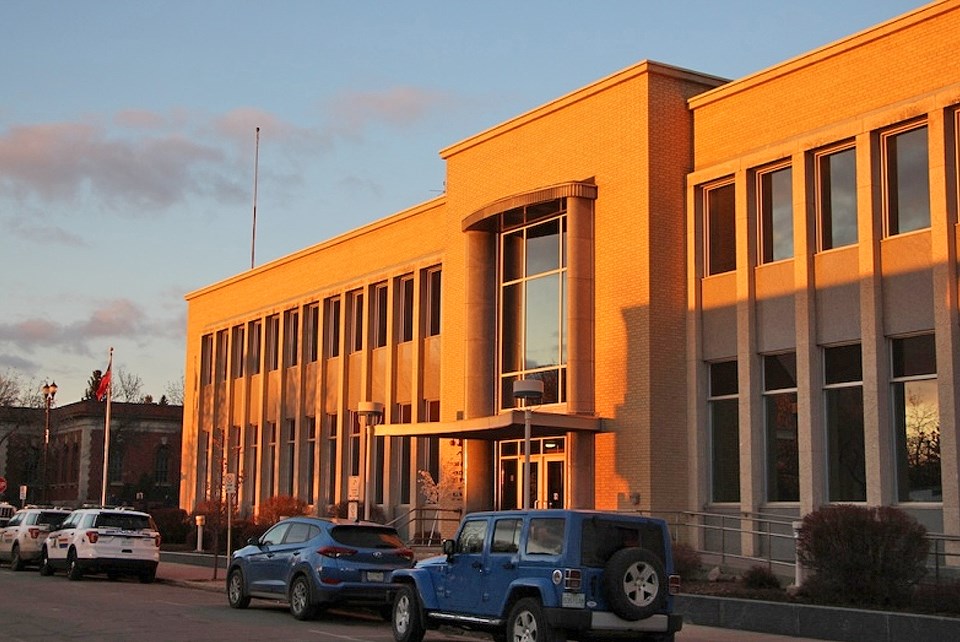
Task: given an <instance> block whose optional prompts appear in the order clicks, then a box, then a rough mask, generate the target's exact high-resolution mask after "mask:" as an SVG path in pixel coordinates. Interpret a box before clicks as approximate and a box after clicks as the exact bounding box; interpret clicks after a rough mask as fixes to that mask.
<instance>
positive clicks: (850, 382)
mask: <svg viewBox="0 0 960 642" xmlns="http://www.w3.org/2000/svg"><path fill="white" fill-rule="evenodd" d="M853 346H856V347H857V349H858V350H859V351H860V373H859V374H860V378H859V379H842V380H837V381H830V379H831V375H830V371H829V370H828V365H829V364H828V363H827V358H828V354H827V353H828V352H829V351H830V350H834V349H842V348H850V347H853ZM820 358H821V362H822V364H823V382H822V388H821V394H822V395H823V396H822V403H823V436H824V456H825V457H826V461H825V462H824V475H825V477H826V499H827V502H829V503H831V504H835V503H850V502H865V501H866V500H867V480H866V462H867V459H866V423H865V417H864V413H863V405H864V402H863V393H864V384H863V344H861V343H859V342H857V343H843V344H836V345H825V346H821V349H820ZM854 388H856V389H859V391H860V412H861V415H860V433H861V434H860V444H861V453H860V454H861V460H862V462H861V463H862V464H863V480H864V481H863V498H862V499H852V498H850V497H837V498H835V497H834V495H833V491H834V490H835V489H834V488H833V485H832V478H833V475H832V471H833V466H834V462H833V451H832V450H831V443H832V439H831V437H832V436H831V432H830V430H831V424H830V421H829V420H830V402H829V399H828V397H829V396H830V394H831V391H835V390H850V389H854ZM838 463H839V459H838Z"/></svg>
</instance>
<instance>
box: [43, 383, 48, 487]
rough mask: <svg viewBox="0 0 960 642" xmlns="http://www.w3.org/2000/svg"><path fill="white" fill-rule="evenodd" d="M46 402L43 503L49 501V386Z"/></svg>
mask: <svg viewBox="0 0 960 642" xmlns="http://www.w3.org/2000/svg"><path fill="white" fill-rule="evenodd" d="M44 388H46V390H44V392H43V398H44V403H46V414H45V415H44V424H43V503H44V504H46V503H47V482H48V479H47V474H48V473H47V451H48V450H49V449H50V392H49V387H48V386H44Z"/></svg>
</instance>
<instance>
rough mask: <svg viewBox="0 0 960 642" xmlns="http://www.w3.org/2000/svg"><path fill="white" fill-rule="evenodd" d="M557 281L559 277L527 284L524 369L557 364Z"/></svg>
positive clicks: (551, 276)
mask: <svg viewBox="0 0 960 642" xmlns="http://www.w3.org/2000/svg"><path fill="white" fill-rule="evenodd" d="M559 281H560V275H559V274H549V275H547V276H542V277H539V278H536V279H530V280H528V281H527V302H526V306H525V309H526V317H527V318H526V328H525V330H526V341H525V345H526V350H525V354H524V367H525V368H540V367H543V366H552V365H556V364H558V363H559V362H560V336H559V334H560V323H559V321H560V320H559V319H558V318H557V317H558V311H559V309H560V301H559V296H560V283H559Z"/></svg>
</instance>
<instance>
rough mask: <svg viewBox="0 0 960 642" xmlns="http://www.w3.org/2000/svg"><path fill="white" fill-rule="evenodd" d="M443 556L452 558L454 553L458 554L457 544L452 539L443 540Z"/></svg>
mask: <svg viewBox="0 0 960 642" xmlns="http://www.w3.org/2000/svg"><path fill="white" fill-rule="evenodd" d="M442 547H443V554H444V555H446V556H447V557H452V556H453V554H454V553H456V552H457V543H456V542H455V541H454V540H452V539H445V540H443V544H442Z"/></svg>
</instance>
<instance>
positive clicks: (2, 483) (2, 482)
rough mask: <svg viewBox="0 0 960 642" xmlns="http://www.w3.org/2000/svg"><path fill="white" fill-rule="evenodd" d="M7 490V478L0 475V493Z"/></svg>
mask: <svg viewBox="0 0 960 642" xmlns="http://www.w3.org/2000/svg"><path fill="white" fill-rule="evenodd" d="M5 492H7V478H6V477H0V493H5Z"/></svg>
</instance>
